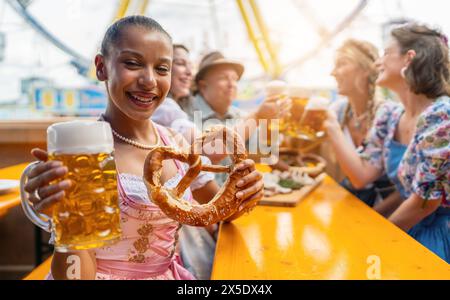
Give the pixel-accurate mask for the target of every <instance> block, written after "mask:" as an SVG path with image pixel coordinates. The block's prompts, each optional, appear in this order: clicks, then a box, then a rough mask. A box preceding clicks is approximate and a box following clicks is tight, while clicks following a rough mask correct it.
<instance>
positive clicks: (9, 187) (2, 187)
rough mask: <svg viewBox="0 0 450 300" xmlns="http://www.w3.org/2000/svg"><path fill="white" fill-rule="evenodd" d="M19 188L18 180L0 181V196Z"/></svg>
mask: <svg viewBox="0 0 450 300" xmlns="http://www.w3.org/2000/svg"><path fill="white" fill-rule="evenodd" d="M18 187H19V180H11V179H0V195H3V194H7V193H9V192H12V191H14V190H15V189H17V188H18Z"/></svg>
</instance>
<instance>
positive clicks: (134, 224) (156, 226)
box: [48, 125, 195, 280]
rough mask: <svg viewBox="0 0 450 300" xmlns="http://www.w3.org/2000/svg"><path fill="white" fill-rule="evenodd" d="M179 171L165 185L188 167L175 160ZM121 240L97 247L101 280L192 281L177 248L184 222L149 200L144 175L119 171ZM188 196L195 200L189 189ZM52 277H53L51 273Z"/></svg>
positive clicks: (164, 134)
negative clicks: (170, 216)
mask: <svg viewBox="0 0 450 300" xmlns="http://www.w3.org/2000/svg"><path fill="white" fill-rule="evenodd" d="M156 126H157V129H158V132H159V134H160V136H161V140H162V141H163V142H164V144H165V145H173V146H175V144H174V143H175V142H174V141H173V140H172V139H171V138H170V136H169V133H168V132H167V130H166V129H165V128H163V127H161V126H158V125H156ZM175 163H176V165H177V168H178V173H177V175H176V176H175V177H174V178H172V179H170V180H169V181H167V182H166V183H165V186H167V187H170V188H172V187H175V186H176V184H177V183H178V182H179V181H180V180H181V178H182V176H183V175H184V173H185V171H186V169H185V168H184V167H183V165H182V164H181V163H180V162H178V161H175ZM117 182H118V189H119V206H120V209H121V226H122V239H121V240H120V241H119V242H117V243H116V244H114V245H111V246H106V247H103V248H99V249H96V250H95V253H96V259H97V274H96V279H99V280H102V279H103V280H115V279H117V280H129V279H138V280H153V279H174V280H192V279H195V277H194V276H193V275H192V274H191V273H190V272H189V271H188V270H186V269H185V268H184V267H183V264H182V262H181V259H180V257H179V255H178V253H177V251H176V247H177V241H178V231H179V229H180V228H181V224H180V223H178V222H176V221H174V220H172V219H170V218H168V217H167V216H166V215H165V214H164V213H163V212H162V211H161V210H160V209H159V207H158V206H156V205H155V204H154V203H153V202H151V201H150V199H149V198H148V194H147V188H146V186H145V183H144V181H143V179H142V177H140V176H137V175H132V174H125V173H120V174H118V178H117ZM184 197H185V199H187V200H190V201H191V200H192V193H191V191H190V190H189V189H188V190H186V193H185V195H184ZM48 277H49V279H52V276H51V274H49V276H48Z"/></svg>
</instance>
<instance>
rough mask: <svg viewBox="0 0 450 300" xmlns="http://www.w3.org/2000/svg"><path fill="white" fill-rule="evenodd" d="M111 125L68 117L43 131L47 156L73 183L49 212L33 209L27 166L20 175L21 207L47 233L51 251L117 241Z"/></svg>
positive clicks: (116, 208) (118, 223)
mask: <svg viewBox="0 0 450 300" xmlns="http://www.w3.org/2000/svg"><path fill="white" fill-rule="evenodd" d="M113 150H114V149H113V137H112V131H111V127H110V125H109V124H108V123H106V122H98V121H71V122H63V123H56V124H53V125H51V126H50V127H49V128H48V129H47V151H48V155H49V160H58V161H61V162H62V163H63V165H64V166H66V167H67V168H68V173H67V175H66V176H65V177H64V178H63V180H64V179H70V180H71V181H72V187H71V188H70V189H68V190H66V191H65V197H64V199H63V200H61V201H59V202H58V203H56V204H55V205H54V206H53V207H52V216H51V217H50V216H46V215H43V214H40V213H37V212H36V211H35V210H34V208H33V206H32V205H31V204H30V202H29V200H28V196H29V195H28V193H27V192H26V191H25V190H24V185H25V183H26V181H27V180H28V173H29V171H30V170H31V168H32V166H33V165H35V164H37V163H38V162H35V163H32V164H31V165H29V166H28V167H27V168H26V169H25V171H24V173H23V174H22V178H21V198H22V207H23V209H24V212H25V214H26V215H27V217H28V218H29V219H30V220H31V221H32V222H33V223H35V224H36V225H37V226H39V227H41V228H42V229H44V230H47V231H51V232H52V233H53V236H54V243H55V248H56V250H58V251H60V252H65V251H67V250H83V249H91V248H98V247H102V246H105V245H108V244H112V243H114V242H117V241H118V240H120V237H121V228H120V209H119V203H118V193H117V176H116V165H115V161H114V154H113V153H114V152H113Z"/></svg>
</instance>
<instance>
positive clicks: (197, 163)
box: [144, 126, 249, 226]
mask: <svg viewBox="0 0 450 300" xmlns="http://www.w3.org/2000/svg"><path fill="white" fill-rule="evenodd" d="M217 140H221V141H226V143H225V146H226V150H227V154H228V153H229V154H230V156H231V158H232V160H233V164H232V165H230V166H218V165H202V161H201V159H200V155H199V153H202V151H201V149H202V147H203V145H204V144H206V143H208V141H217ZM231 147H232V149H230V148H231ZM246 158H247V154H246V152H245V145H244V143H243V141H242V139H241V137H240V136H239V135H238V134H237V133H236V132H235V131H233V130H230V129H228V128H226V127H224V126H220V127H214V128H212V129H211V130H210V131H209V132H206V133H205V134H204V135H202V136H201V137H200V138H198V139H196V140H195V141H194V143H193V144H192V146H191V148H190V150H189V151H179V150H176V149H174V148H172V147H167V146H164V147H156V148H154V149H153V150H152V151H150V153H149V154H148V155H147V157H146V159H145V164H144V182H145V185H146V186H147V190H148V193H149V196H150V197H149V198H150V199H151V200H152V201H153V202H154V203H155V204H156V205H158V206H159V208H160V209H161V210H162V211H163V212H164V213H165V214H166V215H167V216H168V217H170V218H172V219H174V220H176V221H178V222H179V223H182V224H187V225H191V226H208V225H211V224H214V223H217V222H219V221H222V220H226V219H235V218H236V217H237V216H238V215H240V214H241V212H240V211H238V209H239V207H240V205H241V203H242V201H243V200H242V199H238V198H236V192H237V187H236V183H237V182H238V181H239V180H240V179H241V178H242V177H244V176H245V175H247V174H249V170H247V169H245V170H236V169H235V165H236V164H237V163H239V162H241V161H243V160H244V159H246ZM167 159H175V160H179V161H181V162H184V163H187V164H189V169H188V171H187V172H186V174H185V175H184V177H183V178H182V179H181V180H180V182H179V183H178V185H177V186H176V187H175V188H174V189H168V188H166V187H164V185H163V184H162V183H161V173H162V162H163V161H164V160H167ZM201 171H208V172H216V173H221V172H227V173H229V174H230V175H229V176H228V178H227V180H226V182H225V183H224V185H223V186H222V187H221V188H220V190H219V192H218V193H217V194H216V195H215V197H214V198H213V199H212V200H211V201H209V202H208V203H206V204H202V205H196V204H194V203H190V202H188V201H186V200H184V199H183V194H184V192H185V190H186V189H187V188H188V187H189V185H190V184H191V182H192V181H193V180H194V179H195V178H196V177H197V176H198V174H199V173H200V172H201Z"/></svg>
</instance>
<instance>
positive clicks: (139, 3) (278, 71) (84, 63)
mask: <svg viewBox="0 0 450 300" xmlns="http://www.w3.org/2000/svg"><path fill="white" fill-rule="evenodd" d="M6 1H7V3H8V4H9V6H11V7H12V8H13V9H14V11H15V12H16V13H17V14H18V15H20V17H21V18H23V19H24V20H25V21H26V23H27V24H28V25H29V26H31V28H33V30H35V31H36V32H37V33H38V34H40V35H41V36H42V37H43V38H44V39H45V40H47V41H48V42H49V43H51V44H52V45H53V46H55V47H57V48H58V49H60V50H61V51H62V52H64V53H65V54H66V55H67V56H68V57H70V63H71V65H72V66H74V67H75V68H76V69H77V71H78V73H79V74H81V75H83V76H85V77H88V78H91V79H94V76H93V68H92V65H91V63H90V60H89V59H87V58H86V57H84V56H83V55H81V54H80V53H78V51H77V50H76V49H73V48H71V47H69V46H68V45H67V44H66V43H65V42H64V41H63V40H62V39H60V38H57V37H56V36H55V35H54V34H52V33H50V31H49V30H48V29H47V28H45V26H44V25H42V23H41V22H39V20H38V18H37V17H36V16H33V14H32V13H31V12H30V11H29V9H28V7H29V6H30V5H31V4H32V3H33V2H34V1H33V0H6ZM292 1H293V3H294V4H295V6H296V7H297V8H298V12H299V13H300V14H301V16H302V17H304V18H305V19H306V20H307V21H308V22H309V23H310V24H311V25H312V27H313V28H314V30H316V31H317V33H318V35H319V36H320V40H319V42H318V43H317V44H316V45H315V46H314V47H313V48H312V49H311V50H310V51H308V52H307V53H304V54H303V55H302V56H301V57H298V58H296V59H294V60H292V61H290V62H289V63H282V62H280V59H279V55H278V51H277V49H276V47H274V46H273V42H272V38H271V35H270V32H269V30H268V29H267V28H268V26H267V23H266V21H265V20H264V18H263V16H262V14H261V12H260V9H259V5H258V1H255V0H236V4H237V7H238V11H239V15H240V17H241V19H242V20H243V24H244V26H245V30H246V32H247V35H248V38H249V40H250V41H251V44H252V47H253V49H254V51H255V53H256V56H257V58H258V61H259V64H260V66H261V67H262V70H263V74H261V76H259V77H267V76H269V77H271V78H278V77H282V76H283V75H284V74H286V73H287V72H289V71H290V70H292V69H295V68H298V67H299V66H301V65H302V64H303V63H305V62H306V61H308V60H310V59H312V58H314V57H315V56H316V55H317V54H318V53H319V52H320V50H321V49H322V48H324V46H326V45H327V44H329V43H330V42H331V41H332V40H333V39H334V37H336V36H337V35H338V34H339V33H340V32H341V31H343V30H344V29H346V28H347V27H348V26H349V25H350V24H351V23H352V22H353V20H355V19H356V17H357V16H358V15H359V14H360V13H361V12H362V11H363V10H364V8H365V7H366V6H367V4H368V2H369V0H360V1H359V2H357V4H356V6H355V7H354V8H353V9H352V10H351V11H350V13H348V15H347V16H345V17H344V18H343V19H342V21H340V22H339V23H338V24H337V25H336V26H334V27H333V28H332V29H329V28H326V27H325V26H324V25H322V24H321V23H320V22H319V21H318V20H317V19H316V18H315V16H314V13H313V12H312V10H311V9H310V6H309V4H308V1H302V0H292ZM149 4H150V1H149V0H119V1H116V8H115V13H114V16H113V18H112V20H111V22H113V21H115V20H117V19H120V18H122V17H124V16H127V15H133V14H141V15H145V14H146V13H147V9H148V8H149V6H150V5H149ZM208 5H209V6H210V8H211V9H210V11H211V14H212V15H213V20H214V22H213V23H214V26H213V27H214V33H215V35H218V34H219V33H218V31H219V29H218V28H219V24H218V20H217V18H214V14H215V12H216V5H217V4H216V1H214V0H209V2H208ZM243 29H244V28H243ZM1 43H2V38H1V36H0V45H1Z"/></svg>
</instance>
